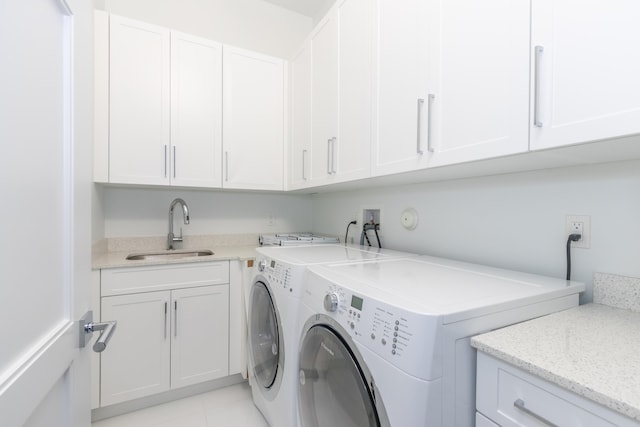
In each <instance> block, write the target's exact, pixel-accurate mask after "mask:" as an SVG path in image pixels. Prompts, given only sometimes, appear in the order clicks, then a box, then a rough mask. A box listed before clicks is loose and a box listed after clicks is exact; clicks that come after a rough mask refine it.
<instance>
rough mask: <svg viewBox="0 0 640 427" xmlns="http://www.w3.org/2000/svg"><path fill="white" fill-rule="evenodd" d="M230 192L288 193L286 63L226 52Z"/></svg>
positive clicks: (225, 125) (226, 180)
mask: <svg viewBox="0 0 640 427" xmlns="http://www.w3.org/2000/svg"><path fill="white" fill-rule="evenodd" d="M223 57H224V62H223V64H224V65H223V150H224V180H223V187H224V188H236V189H252V190H282V189H283V173H284V172H283V155H284V139H283V138H284V111H283V110H284V63H283V61H282V60H281V59H279V58H274V57H270V56H266V55H261V54H257V53H255V52H250V51H247V50H243V49H238V48H234V47H228V46H225V47H224V53H223Z"/></svg>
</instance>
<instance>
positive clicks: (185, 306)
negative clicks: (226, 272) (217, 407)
mask: <svg viewBox="0 0 640 427" xmlns="http://www.w3.org/2000/svg"><path fill="white" fill-rule="evenodd" d="M171 296H172V301H171V308H172V325H171V337H172V338H171V339H172V344H171V388H178V387H184V386H187V385H191V384H196V383H200V382H203V381H209V380H213V379H216V378H220V377H223V376H227V375H228V374H229V285H216V286H205V287H201V288H190V289H180V290H176V291H172V293H171Z"/></svg>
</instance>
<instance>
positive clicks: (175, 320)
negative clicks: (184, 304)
mask: <svg viewBox="0 0 640 427" xmlns="http://www.w3.org/2000/svg"><path fill="white" fill-rule="evenodd" d="M173 314H174V317H173V336H174V337H177V336H178V301H174V302H173Z"/></svg>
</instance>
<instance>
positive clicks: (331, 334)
mask: <svg viewBox="0 0 640 427" xmlns="http://www.w3.org/2000/svg"><path fill="white" fill-rule="evenodd" d="M308 323H309V322H307V324H308ZM336 326H337V325H329V324H322V323H320V324H316V325H313V326H311V327H310V328H308V329H307V328H306V327H305V330H306V331H307V332H306V334H305V335H304V339H303V342H302V344H301V345H300V365H299V368H300V369H299V373H298V374H299V388H298V398H299V402H298V406H299V409H300V419H301V422H302V425H303V426H304V427H323V426H326V427H329V426H330V427H335V426H340V427H366V426H376V427H377V426H386V425H388V421H387V419H386V413H384V409H382V411H383V413H382V414H381V413H380V410H379V409H380V408H379V406H380V405H378V407H376V403H375V397H374V395H375V391H374V392H372V387H373V388H374V390H375V386H374V385H373V380H372V379H371V376H370V373H369V371H368V369H367V368H366V366H365V365H364V361H362V358H361V357H360V356H359V354H358V352H357V349H355V347H354V346H355V345H354V344H353V342H352V341H351V340H350V339H349V338H348V336H346V337H345V334H344V333H340V332H339V331H338V330H337V329H336ZM340 329H341V328H340ZM381 419H382V422H381Z"/></svg>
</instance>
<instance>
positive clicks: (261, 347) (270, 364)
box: [249, 281, 283, 390]
mask: <svg viewBox="0 0 640 427" xmlns="http://www.w3.org/2000/svg"><path fill="white" fill-rule="evenodd" d="M250 307H251V315H250V317H251V319H250V322H249V339H250V346H249V347H250V351H251V361H252V367H253V373H254V376H255V379H256V380H257V382H258V384H259V385H260V386H261V387H262V388H263V389H267V390H268V389H271V388H272V387H274V386H276V385H277V384H278V381H277V379H278V378H279V377H280V376H281V372H280V370H281V366H282V363H283V348H281V345H282V342H281V332H280V329H279V328H280V325H279V322H278V320H279V316H278V312H277V310H276V306H275V304H274V301H273V298H272V295H271V293H270V292H269V289H268V288H267V286H266V285H265V284H264V283H263V282H261V281H257V282H255V283H254V285H253V289H252V290H251V305H250Z"/></svg>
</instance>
